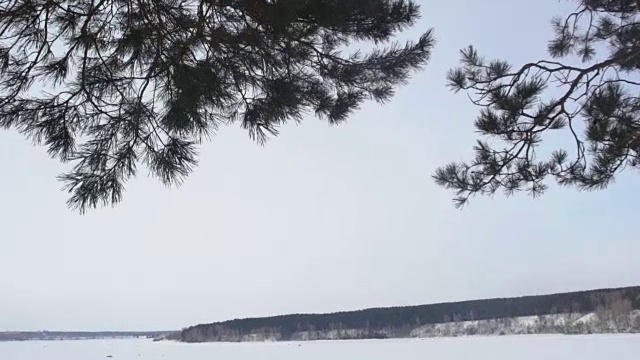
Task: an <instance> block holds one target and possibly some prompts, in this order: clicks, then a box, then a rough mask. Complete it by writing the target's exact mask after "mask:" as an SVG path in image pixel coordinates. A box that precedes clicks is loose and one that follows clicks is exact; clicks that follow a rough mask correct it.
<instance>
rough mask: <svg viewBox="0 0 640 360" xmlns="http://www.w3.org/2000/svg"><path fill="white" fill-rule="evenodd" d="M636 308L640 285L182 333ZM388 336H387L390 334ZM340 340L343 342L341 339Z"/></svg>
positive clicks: (273, 334) (379, 331) (215, 337)
mask: <svg viewBox="0 0 640 360" xmlns="http://www.w3.org/2000/svg"><path fill="white" fill-rule="evenodd" d="M614 295H615V297H616V298H623V299H625V300H628V302H629V303H630V305H631V307H632V309H640V286H635V287H626V288H615V289H598V290H588V291H579V292H570V293H559V294H550V295H537V296H523V297H514V298H495V299H484V300H472V301H461V302H449V303H439V304H431V305H418V306H402V307H390V308H371V309H365V310H358V311H345V312H337V313H330V314H291V315H281V316H273V317H263V318H247V319H237V320H229V321H224V322H218V323H212V324H201V325H196V326H193V327H189V328H186V329H184V330H183V331H182V334H181V340H182V341H184V342H204V341H246V338H247V335H255V334H261V335H263V337H264V335H265V334H267V335H268V336H267V337H270V339H272V340H291V339H294V338H295V337H293V336H294V334H300V333H305V332H306V333H310V332H316V333H317V332H328V331H336V330H339V329H358V330H359V332H358V338H384V337H396V336H397V337H403V336H407V335H408V333H409V332H410V331H411V329H414V328H416V327H419V326H422V325H428V324H438V323H447V322H452V321H469V320H488V319H498V318H514V317H521V316H533V315H550V314H559V313H590V312H594V311H596V310H597V308H598V307H602V306H607V304H606V303H607V299H610V298H612V297H614ZM390 334H391V335H390ZM343 338H348V336H347V337H343Z"/></svg>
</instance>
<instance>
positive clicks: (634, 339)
mask: <svg viewBox="0 0 640 360" xmlns="http://www.w3.org/2000/svg"><path fill="white" fill-rule="evenodd" d="M638 354H640V335H636V334H617V335H613V334H610V335H571V336H569V335H521V336H493V337H480V336H474V337H458V338H430V339H390V340H339V341H314V342H275V343H269V342H263V343H202V344H183V343H175V342H152V341H149V340H86V341H49V342H45V341H25V342H5V343H2V342H0V359H2V360H98V359H100V360H105V359H113V360H134V359H135V360H145V359H149V360H211V359H215V360H329V359H330V360H364V359H366V360H399V359H402V360H418V359H420V360H424V359H438V360H466V359H474V360H484V359H486V360H516V359H517V360H540V359H544V360H555V359H557V360H572V359H575V360H609V359H616V360H631V359H633V360H637V359H639V357H638ZM109 355H110V356H111V357H108V356H109Z"/></svg>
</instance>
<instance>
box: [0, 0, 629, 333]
mask: <svg viewBox="0 0 640 360" xmlns="http://www.w3.org/2000/svg"><path fill="white" fill-rule="evenodd" d="M538 3H539V4H538ZM534 4H538V5H537V6H536V5H534ZM572 6H573V2H572V1H562V2H557V1H553V0H549V1H540V2H532V1H524V0H517V1H514V0H487V1H465V0H450V1H446V2H445V1H423V8H422V10H423V19H422V21H421V22H420V23H419V24H418V25H417V26H416V27H415V29H414V31H413V32H412V33H407V34H406V36H408V37H416V36H418V34H419V33H421V32H422V31H423V30H425V29H426V28H428V27H435V29H436V35H437V37H438V44H437V47H436V48H435V52H434V55H433V58H432V61H431V63H430V65H429V66H428V67H427V68H426V70H425V71H424V72H422V73H420V74H417V75H416V76H415V78H414V79H413V81H412V82H411V84H410V85H408V86H406V87H403V88H401V89H400V90H399V91H398V93H397V96H396V97H395V98H394V100H393V101H392V102H391V103H390V104H388V105H386V106H384V107H380V106H378V105H376V104H368V105H366V106H365V107H364V108H363V109H362V111H360V112H358V113H357V114H356V115H355V116H353V117H352V118H351V120H350V121H349V122H348V123H347V124H345V125H341V126H339V127H330V126H327V125H326V124H325V123H323V122H321V121H319V120H316V119H313V118H309V119H308V120H306V121H305V122H303V124H302V125H300V126H295V125H292V126H289V127H287V128H285V129H283V131H282V134H281V136H280V137H278V138H275V139H272V140H271V141H270V142H268V144H267V145H266V146H265V147H263V148H261V147H259V146H258V145H256V144H255V143H253V142H252V141H251V140H249V138H248V137H247V136H246V134H245V133H244V132H243V131H242V130H240V129H239V128H238V127H229V128H223V129H222V130H221V131H220V133H219V135H218V136H217V137H216V138H215V139H214V141H213V142H211V143H209V144H207V145H205V146H204V147H203V148H202V156H201V163H200V165H199V167H198V168H197V169H196V171H195V173H194V174H193V175H192V176H190V177H189V178H188V180H187V181H186V183H185V184H184V185H183V187H182V188H180V189H178V190H175V189H174V190H170V189H166V188H164V187H163V186H162V185H160V184H159V183H157V182H156V181H155V180H153V179H149V178H147V177H146V176H142V177H140V178H138V179H137V180H135V181H133V182H131V183H130V184H129V186H128V188H127V190H128V191H127V194H126V197H125V200H124V202H123V203H121V204H120V205H119V206H117V207H116V208H113V209H112V208H107V209H101V210H98V211H91V212H90V213H89V214H88V215H85V216H80V215H78V214H77V213H74V212H71V211H70V210H68V209H67V208H66V206H65V200H66V197H67V195H66V194H65V193H62V192H61V191H60V188H61V183H59V182H57V181H56V180H55V176H56V175H57V174H59V173H60V172H61V171H62V170H63V167H61V165H60V164H58V163H57V162H56V161H54V160H50V159H49V158H48V157H47V155H46V152H45V150H44V148H38V147H33V146H32V145H31V144H30V143H29V142H27V141H24V140H23V139H22V138H21V137H20V136H18V135H17V134H15V133H14V132H7V131H4V132H1V133H0V166H1V167H2V173H1V176H0V225H1V227H0V330H10V329H12V330H17V329H21V330H39V329H61V330H64V329H67V330H72V329H88V330H99V329H170V328H181V327H184V326H188V325H192V324H196V323H202V322H212V321H217V320H224V319H229V318H235V317H248V316H258V315H271V314H281V313H290V312H327V311H336V310H347V309H359V308H365V307H371V306H388V305H408V304H422V303H431V302H441V301H450V300H465V299H475V298H483V297H496V296H512V295H523V294H538V293H547V292H557V291H568V290H579V289H588V288H598V287H613V286H624V285H638V284H640V262H639V261H638V252H639V250H640V241H639V239H638V235H637V234H639V233H640V231H639V230H640V225H639V223H638V221H637V219H638V215H637V203H638V199H639V196H640V188H639V187H638V186H637V184H638V182H637V180H638V178H637V176H638V174H637V173H628V174H625V175H624V176H621V177H620V178H619V179H618V181H617V183H616V184H614V185H613V186H612V187H611V188H610V189H608V190H606V191H602V192H596V193H578V192H575V191H573V190H569V189H558V188H552V189H551V191H549V192H548V193H547V194H546V195H545V196H544V197H542V198H541V199H537V200H534V199H531V198H528V197H527V196H526V195H521V196H516V197H514V198H510V199H505V198H503V197H502V196H496V197H495V198H493V199H489V198H477V199H475V200H474V201H473V202H472V203H471V204H470V205H469V206H468V207H467V208H465V209H464V210H463V211H459V210H455V209H454V208H453V206H452V204H451V201H450V198H451V194H450V193H449V192H447V191H445V190H443V189H440V188H438V187H436V186H435V185H434V184H433V182H432V180H431V178H430V175H431V173H432V172H433V171H434V169H435V168H436V167H437V166H439V165H442V164H444V163H446V162H448V161H451V160H459V159H462V158H469V157H470V156H471V155H472V153H471V146H472V145H473V141H474V139H475V134H474V129H473V127H472V123H473V119H474V117H475V114H476V111H477V109H476V108H474V107H473V106H472V105H471V104H470V103H469V101H468V99H467V97H466V95H464V94H458V95H456V94H453V93H451V92H449V91H448V90H447V88H446V87H445V73H446V71H447V70H448V69H449V68H450V67H452V66H455V65H456V64H457V61H458V50H459V49H460V48H462V47H464V46H466V45H469V44H471V43H473V44H475V45H476V46H477V47H478V48H479V50H480V51H481V52H482V53H483V54H486V55H488V56H490V57H503V58H507V59H508V60H510V61H513V62H514V63H515V64H520V63H522V62H525V61H528V60H534V59H537V58H541V57H544V56H545V48H546V40H547V39H548V38H549V36H550V26H549V20H550V18H551V17H552V16H553V15H562V14H565V13H567V11H568V10H570V9H571V7H572Z"/></svg>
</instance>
